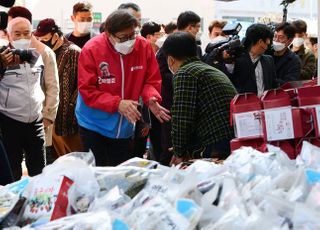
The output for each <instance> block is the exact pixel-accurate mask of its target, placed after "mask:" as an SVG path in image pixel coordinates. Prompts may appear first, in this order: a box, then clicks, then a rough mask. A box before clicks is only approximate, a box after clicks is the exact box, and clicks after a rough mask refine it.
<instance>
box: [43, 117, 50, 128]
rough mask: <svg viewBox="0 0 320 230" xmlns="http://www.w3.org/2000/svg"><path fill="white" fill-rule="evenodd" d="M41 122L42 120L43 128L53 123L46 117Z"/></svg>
mask: <svg viewBox="0 0 320 230" xmlns="http://www.w3.org/2000/svg"><path fill="white" fill-rule="evenodd" d="M42 122H43V126H44V128H45V129H46V128H48V127H49V126H50V125H52V124H53V122H52V121H51V120H49V119H47V118H43V121H42Z"/></svg>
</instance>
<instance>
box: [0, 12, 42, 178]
mask: <svg viewBox="0 0 320 230" xmlns="http://www.w3.org/2000/svg"><path fill="white" fill-rule="evenodd" d="M31 30H32V27H31V24H30V22H29V21H28V20H27V19H25V18H21V17H18V18H15V19H12V20H11V21H10V22H9V24H8V34H9V40H10V48H8V49H6V50H5V51H4V52H2V53H1V56H2V58H3V60H4V62H3V67H4V68H5V69H4V73H3V78H2V79H1V81H0V125H1V130H2V133H3V142H4V146H5V149H6V151H7V155H8V159H9V162H10V165H11V168H12V171H13V175H14V179H15V180H19V179H20V178H21V175H22V169H21V163H22V159H23V153H25V159H26V165H27V168H28V173H29V175H30V176H34V175H37V174H39V173H41V171H42V168H43V167H44V164H45V160H44V159H45V158H44V155H45V151H44V127H43V123H42V120H43V119H42V115H41V110H42V103H43V101H44V93H43V91H42V89H41V85H40V82H41V77H42V75H43V61H42V58H41V55H40V54H39V53H38V52H37V51H36V50H35V49H29V48H30V44H31ZM15 49H23V51H21V50H20V51H17V50H15Z"/></svg>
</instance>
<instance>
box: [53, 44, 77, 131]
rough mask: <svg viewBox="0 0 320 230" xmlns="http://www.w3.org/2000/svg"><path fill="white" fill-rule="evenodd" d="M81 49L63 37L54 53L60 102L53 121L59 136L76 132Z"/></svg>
mask: <svg viewBox="0 0 320 230" xmlns="http://www.w3.org/2000/svg"><path fill="white" fill-rule="evenodd" d="M80 52H81V49H80V48H79V47H78V46H77V45H75V44H73V43H72V42H70V41H68V40H67V39H66V38H64V41H63V44H62V46H61V47H59V48H58V49H57V50H56V51H55V53H56V55H57V64H58V71H59V82H60V104H59V108H58V113H57V118H56V121H55V132H56V134H57V135H59V136H69V135H74V134H76V133H77V132H78V122H77V119H76V116H75V106H76V101H77V96H78V60H79V55H80Z"/></svg>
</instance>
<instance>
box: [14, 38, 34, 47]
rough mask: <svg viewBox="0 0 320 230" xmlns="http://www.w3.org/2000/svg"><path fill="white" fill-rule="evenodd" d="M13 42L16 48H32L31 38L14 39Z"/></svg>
mask: <svg viewBox="0 0 320 230" xmlns="http://www.w3.org/2000/svg"><path fill="white" fill-rule="evenodd" d="M11 44H12V46H13V47H14V48H16V49H22V50H26V49H29V48H30V44H31V39H19V40H15V41H12V42H11Z"/></svg>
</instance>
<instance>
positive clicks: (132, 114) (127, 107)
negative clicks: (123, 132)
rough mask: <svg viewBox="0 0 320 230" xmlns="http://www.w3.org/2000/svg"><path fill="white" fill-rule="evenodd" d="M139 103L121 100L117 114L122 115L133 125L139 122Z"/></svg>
mask: <svg viewBox="0 0 320 230" xmlns="http://www.w3.org/2000/svg"><path fill="white" fill-rule="evenodd" d="M138 105H139V103H138V102H137V101H133V100H121V101H120V104H119V108H118V112H119V113H120V114H121V115H123V116H124V117H125V118H127V120H128V121H129V122H130V123H132V124H134V123H135V122H136V121H138V120H140V117H141V113H140V112H139V111H138V108H137V107H138Z"/></svg>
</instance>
